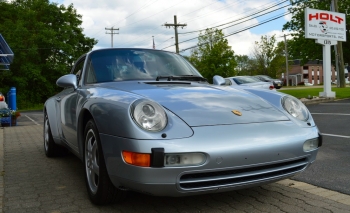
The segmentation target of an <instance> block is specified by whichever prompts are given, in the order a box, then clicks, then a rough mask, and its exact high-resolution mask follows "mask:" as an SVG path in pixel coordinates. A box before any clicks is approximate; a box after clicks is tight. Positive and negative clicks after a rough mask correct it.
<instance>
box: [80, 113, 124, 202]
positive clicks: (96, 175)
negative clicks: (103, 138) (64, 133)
mask: <svg viewBox="0 0 350 213" xmlns="http://www.w3.org/2000/svg"><path fill="white" fill-rule="evenodd" d="M84 136H85V137H84V138H85V143H84V145H85V146H84V164H85V179H86V186H87V190H88V194H89V197H90V199H91V201H92V202H93V203H94V204H97V205H103V204H108V203H111V202H116V201H119V200H121V199H123V198H124V197H125V193H126V192H124V191H122V190H119V189H117V188H115V187H114V185H113V184H112V182H111V180H110V178H109V175H108V172H107V168H106V164H105V160H104V157H103V152H102V147H101V142H100V137H99V135H98V130H97V128H96V124H95V122H94V121H93V120H90V121H89V122H88V123H87V124H86V126H85V131H84Z"/></svg>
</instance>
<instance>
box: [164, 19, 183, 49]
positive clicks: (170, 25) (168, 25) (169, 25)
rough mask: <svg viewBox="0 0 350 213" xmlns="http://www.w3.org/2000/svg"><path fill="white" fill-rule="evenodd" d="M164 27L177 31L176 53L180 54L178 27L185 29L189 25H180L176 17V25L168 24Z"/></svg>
mask: <svg viewBox="0 0 350 213" xmlns="http://www.w3.org/2000/svg"><path fill="white" fill-rule="evenodd" d="M164 26H166V27H169V28H170V27H174V29H175V46H176V53H179V38H178V34H177V28H178V27H182V28H183V27H185V26H187V24H178V23H177V19H176V16H174V24H167V23H165V24H164Z"/></svg>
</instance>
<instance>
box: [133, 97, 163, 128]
mask: <svg viewBox="0 0 350 213" xmlns="http://www.w3.org/2000/svg"><path fill="white" fill-rule="evenodd" d="M131 115H132V118H133V119H134V121H135V122H136V124H137V125H139V126H140V127H141V128H142V129H144V130H147V131H154V132H157V131H161V130H163V129H164V128H165V126H166V124H167V117H166V114H165V111H164V109H163V107H161V106H160V105H159V104H158V103H156V102H153V101H150V100H145V99H142V100H138V101H135V102H134V103H133V104H132V106H131Z"/></svg>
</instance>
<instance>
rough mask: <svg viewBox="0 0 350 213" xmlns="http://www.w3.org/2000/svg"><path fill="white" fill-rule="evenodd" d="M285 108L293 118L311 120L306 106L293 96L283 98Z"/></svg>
mask: <svg viewBox="0 0 350 213" xmlns="http://www.w3.org/2000/svg"><path fill="white" fill-rule="evenodd" d="M282 105H283V108H284V109H285V110H286V111H287V112H288V113H289V114H290V115H292V116H293V117H295V118H297V119H299V120H301V121H306V120H307V119H308V118H309V113H308V110H307V108H306V106H305V105H304V104H303V103H302V102H301V101H300V100H299V99H297V98H294V97H292V96H289V95H287V96H284V97H283V98H282Z"/></svg>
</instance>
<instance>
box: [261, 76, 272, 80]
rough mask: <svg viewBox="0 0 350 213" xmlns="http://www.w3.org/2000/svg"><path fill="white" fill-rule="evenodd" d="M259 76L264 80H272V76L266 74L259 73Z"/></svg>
mask: <svg viewBox="0 0 350 213" xmlns="http://www.w3.org/2000/svg"><path fill="white" fill-rule="evenodd" d="M259 76H260V77H261V78H262V79H264V80H272V78H271V77H270V76H267V75H259Z"/></svg>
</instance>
